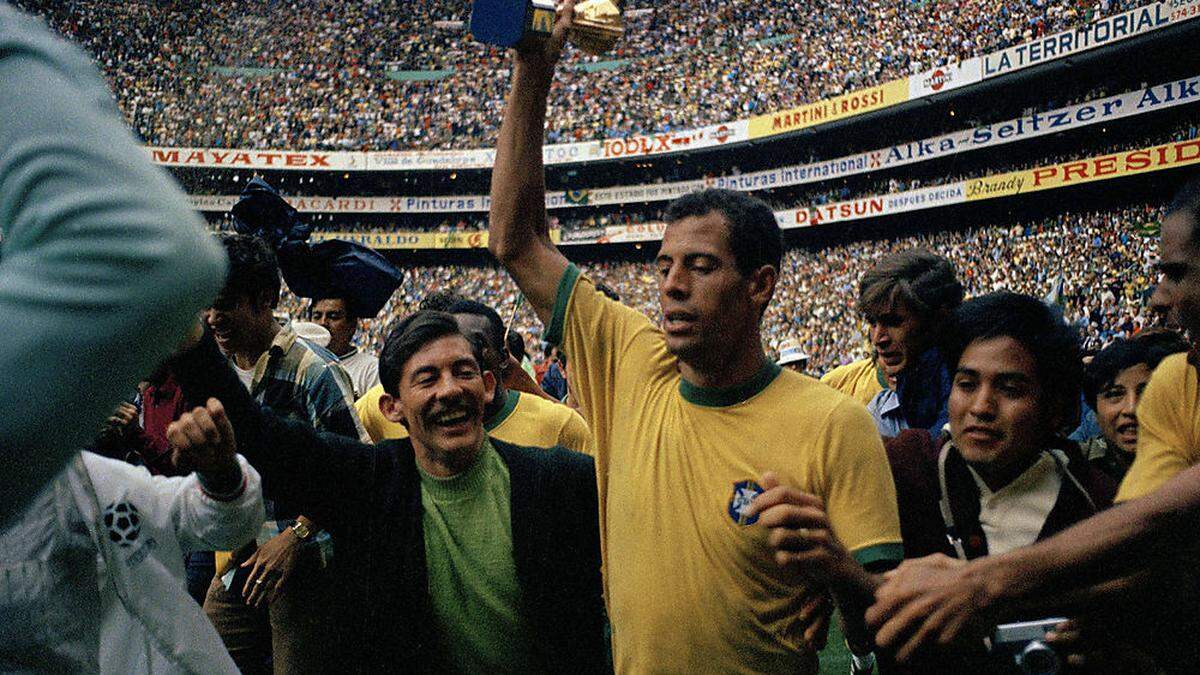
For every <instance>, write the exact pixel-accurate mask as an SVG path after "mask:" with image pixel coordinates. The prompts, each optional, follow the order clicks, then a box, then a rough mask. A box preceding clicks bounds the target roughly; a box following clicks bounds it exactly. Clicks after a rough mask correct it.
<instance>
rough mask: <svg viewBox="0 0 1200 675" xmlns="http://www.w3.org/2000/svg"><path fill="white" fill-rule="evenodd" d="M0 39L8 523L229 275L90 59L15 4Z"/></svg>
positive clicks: (4, 499)
mask: <svg viewBox="0 0 1200 675" xmlns="http://www.w3.org/2000/svg"><path fill="white" fill-rule="evenodd" d="M0 44H3V45H5V47H4V48H3V49H0V79H3V81H4V87H5V95H4V96H3V97H0V147H4V148H10V149H12V151H11V152H9V153H6V154H5V156H4V158H3V160H0V177H2V178H0V230H2V231H3V238H2V239H0V335H3V336H4V350H3V352H2V353H0V401H2V405H0V409H2V410H3V421H2V422H0V448H3V452H2V453H0V527H3V526H4V525H5V524H7V523H8V522H10V520H11V519H13V518H15V517H16V516H17V514H18V513H19V512H20V510H21V508H22V507H23V505H24V504H25V503H26V502H27V501H28V500H29V499H31V498H33V497H34V496H35V495H36V494H37V493H38V492H39V491H40V490H41V488H42V486H43V485H45V483H46V482H47V481H49V480H50V479H52V478H53V477H54V476H55V475H56V474H58V472H59V471H60V470H61V469H62V467H63V466H64V465H65V464H66V462H67V459H68V457H70V455H71V453H73V452H75V451H76V450H77V449H78V448H79V447H81V446H82V445H83V444H84V443H86V442H87V441H89V440H90V437H91V436H92V435H93V434H94V433H95V432H94V430H95V429H96V427H97V426H98V425H99V424H100V423H101V422H102V421H103V420H104V419H105V418H106V417H108V416H109V415H111V414H112V411H113V408H114V407H115V406H116V405H117V403H118V401H119V400H120V399H121V397H122V396H125V395H127V394H128V393H129V392H131V391H133V388H134V385H135V384H136V383H137V382H138V380H139V379H141V378H144V377H145V376H146V375H147V374H148V373H149V372H150V371H151V370H153V369H154V367H155V366H156V365H157V363H158V362H159V361H161V360H162V359H163V358H165V357H166V356H167V355H168V354H169V353H170V352H171V350H172V349H173V348H174V346H175V343H176V342H177V341H178V340H180V339H182V337H183V335H184V334H185V332H186V330H187V328H188V326H190V325H191V324H192V322H194V320H195V312H196V311H197V310H198V309H200V308H201V307H202V306H203V305H204V304H205V303H207V302H208V301H210V300H211V299H212V296H213V295H215V293H216V291H217V290H218V287H219V286H220V279H221V274H222V272H223V269H224V267H223V262H222V260H221V255H220V250H219V249H218V247H216V246H215V245H214V243H213V242H211V241H209V240H208V238H207V237H206V236H205V234H204V233H203V231H202V229H201V227H200V225H201V222H200V219H199V218H198V217H196V215H195V214H194V213H192V212H191V210H190V208H189V207H188V205H187V201H186V199H185V198H184V195H183V194H182V193H181V192H180V191H179V188H178V187H177V186H175V185H174V184H173V183H172V181H171V180H170V178H169V177H168V176H167V174H166V173H164V172H163V171H161V170H158V169H155V168H154V167H152V166H150V164H149V163H148V162H147V161H146V158H145V155H144V153H143V152H142V151H141V149H139V148H138V147H137V146H136V144H135V143H134V140H133V138H132V137H131V135H130V134H129V132H128V130H127V129H126V128H125V127H124V126H123V125H122V123H121V120H120V117H119V114H118V112H117V110H116V109H115V108H114V107H113V105H112V99H111V94H110V93H109V92H108V91H107V90H106V89H105V88H104V86H103V83H102V81H101V80H100V78H99V76H98V74H97V73H96V69H95V67H93V66H92V65H90V64H89V63H88V62H87V59H86V58H85V57H84V56H83V55H82V54H81V53H80V52H79V50H78V49H76V48H73V47H69V46H67V45H65V44H64V43H63V42H62V41H60V40H57V39H55V38H53V37H51V36H50V35H49V34H48V33H47V31H46V30H45V28H44V27H43V26H41V25H40V24H38V23H37V22H35V21H33V20H31V19H29V18H27V17H25V16H22V15H21V14H19V13H18V12H16V11H14V10H13V9H11V8H10V7H8V5H5V4H0ZM18 149H19V150H18ZM67 299H69V302H67V301H66V300H67ZM85 327H86V328H85ZM131 336H137V337H136V338H133V339H131ZM117 354H119V355H120V358H114V357H115V355H117ZM59 410H69V411H70V416H69V419H68V420H66V421H64V420H63V419H62V418H61V417H60V416H58V415H53V414H47V411H59ZM78 590H81V589H80V588H75V587H73V588H69V589H64V592H63V596H64V598H70V597H71V595H72V593H74V592H75V591H78Z"/></svg>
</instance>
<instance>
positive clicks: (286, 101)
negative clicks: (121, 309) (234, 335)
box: [16, 0, 1144, 150]
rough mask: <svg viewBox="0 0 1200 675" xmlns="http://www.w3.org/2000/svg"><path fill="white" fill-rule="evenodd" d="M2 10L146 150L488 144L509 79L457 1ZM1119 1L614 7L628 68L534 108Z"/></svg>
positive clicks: (610, 112)
mask: <svg viewBox="0 0 1200 675" xmlns="http://www.w3.org/2000/svg"><path fill="white" fill-rule="evenodd" d="M16 4H17V5H18V6H20V7H24V8H26V9H28V10H30V11H33V12H36V13H40V14H43V15H45V16H46V17H47V19H48V20H49V22H50V23H51V25H52V26H54V27H55V28H56V29H57V30H58V31H60V32H61V33H62V34H64V35H66V36H67V37H69V38H71V39H72V40H75V41H77V42H80V43H81V44H83V45H84V46H85V47H86V48H87V49H88V50H89V51H91V53H92V54H93V55H95V56H96V57H97V61H98V63H99V64H100V66H101V67H102V68H103V69H104V71H105V73H106V75H107V76H108V79H109V81H110V82H111V84H112V86H113V89H114V91H115V92H116V93H117V97H118V100H119V102H120V104H121V107H122V108H123V110H124V111H125V114H126V116H127V118H128V119H129V121H130V123H131V125H132V126H133V128H134V129H135V130H136V131H137V132H138V133H139V134H140V135H141V136H142V138H143V139H145V141H146V142H147V143H149V144H151V145H158V146H174V147H213V148H274V149H280V148H284V149H289V150H301V149H327V150H400V149H434V148H451V147H455V148H457V147H491V146H492V145H493V144H494V142H495V138H496V130H497V127H496V125H497V123H498V120H499V119H500V115H499V113H500V111H501V105H502V102H503V96H504V92H505V91H506V88H507V86H508V79H509V75H508V70H507V69H506V68H505V65H504V55H503V54H502V53H500V52H499V51H497V50H493V49H490V48H488V47H486V46H482V45H479V44H476V43H473V42H471V41H470V40H469V39H467V37H466V35H465V32H464V30H465V29H464V28H463V27H462V24H461V23H454V22H455V21H457V22H465V21H466V20H467V18H468V16H469V9H468V3H467V2H435V1H433V0H423V1H420V2H411V1H409V0H381V1H378V2H355V3H343V2H334V1H332V0H303V1H295V2H288V3H266V4H261V5H258V6H256V7H248V6H246V5H245V4H244V3H240V2H234V1H233V0H205V1H204V2H185V1H182V0H178V1H172V2H149V1H141V0H139V1H138V2H114V1H112V0H81V1H78V2H71V3H44V2H34V1H32V0H21V1H19V2H17V3H16ZM1138 4H1144V3H1142V2H1141V0H1042V1H1040V2H1033V3H1029V2H1014V1H1011V0H1001V1H995V0H970V1H968V2H954V3H951V2H928V3H912V2H908V1H907V0H890V1H884V2H845V1H838V0H828V1H825V2H819V3H813V4H812V5H808V6H806V7H805V9H804V10H803V11H801V10H800V9H799V8H798V7H797V5H796V4H795V3H793V2H788V1H786V0H769V1H768V2H759V1H754V0H733V1H731V2H722V1H719V0H686V1H682V2H670V3H660V2H643V1H642V0H636V1H634V0H631V1H630V2H629V3H628V5H629V7H628V11H627V15H628V21H629V25H628V27H627V32H626V34H627V35H628V36H629V37H628V39H627V40H625V41H624V42H623V43H622V46H621V47H620V48H619V50H618V52H617V53H616V54H614V55H611V56H610V57H606V58H613V59H631V60H632V63H630V64H628V65H625V66H623V67H616V68H604V69H600V70H588V69H585V68H583V66H586V65H588V63H589V62H591V61H595V59H594V58H592V57H586V56H583V55H581V54H572V55H570V56H568V57H567V63H566V67H564V68H563V69H562V77H561V79H560V80H559V81H558V82H557V83H556V85H555V88H554V92H553V96H552V100H551V104H550V110H551V116H550V120H549V126H548V129H549V133H548V141H549V142H568V141H575V140H593V139H597V138H608V137H617V136H626V135H630V134H641V133H652V132H658V131H663V130H669V129H681V128H694V127H697V126H701V125H705V124H710V123H718V122H728V121H730V120H734V119H742V118H746V117H750V116H752V115H756V114H763V113H767V112H773V111H777V110H784V109H787V108H790V107H794V106H797V105H800V104H802V103H806V102H811V101H816V100H819V99H822V98H826V97H830V96H835V95H838V94H841V93H845V92H848V91H852V90H855V89H861V88H864V87H869V86H872V85H875V84H879V83H881V82H884V81H887V80H889V79H893V78H896V77H901V76H904V75H908V74H909V73H915V72H918V71H921V70H924V69H927V68H932V67H935V66H939V65H944V64H946V63H951V62H955V61H958V60H960V59H963V58H967V57H969V56H973V55H976V54H981V53H986V52H990V51H993V50H996V49H999V48H1002V47H1006V46H1009V45H1012V44H1016V43H1019V42H1024V41H1027V40H1030V39H1032V38H1034V37H1038V36H1041V35H1044V34H1048V33H1053V32H1056V31H1059V30H1063V29H1065V28H1069V27H1071V26H1076V25H1080V24H1082V23H1084V22H1087V21H1090V20H1093V19H1095V18H1097V17H1098V16H1101V15H1106V14H1110V13H1115V12H1119V11H1122V10H1124V9H1128V8H1129V7H1132V6H1136V5H1138ZM638 10H641V11H638ZM447 21H449V22H450V24H442V25H443V26H446V27H439V22H447ZM301 26H302V27H303V29H302V30H301V29H300V27H301ZM389 69H391V70H397V71H410V70H421V71H452V72H451V73H450V74H449V75H448V76H446V77H444V78H442V79H435V80H424V81H403V80H397V79H391V78H389V76H388V72H389ZM613 100H619V101H622V105H620V106H613V105H610V102H611V101H613Z"/></svg>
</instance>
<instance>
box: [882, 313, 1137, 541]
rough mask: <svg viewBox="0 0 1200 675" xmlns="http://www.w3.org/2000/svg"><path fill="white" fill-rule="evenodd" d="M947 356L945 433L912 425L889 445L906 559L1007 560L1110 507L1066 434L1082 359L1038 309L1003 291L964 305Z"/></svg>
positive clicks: (1108, 483)
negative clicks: (1000, 557) (949, 383)
mask: <svg viewBox="0 0 1200 675" xmlns="http://www.w3.org/2000/svg"><path fill="white" fill-rule="evenodd" d="M947 359H948V362H949V363H950V364H951V367H952V369H953V385H952V387H951V391H950V396H949V401H948V410H949V420H950V424H949V434H947V435H942V434H941V433H940V432H939V433H937V434H936V435H935V434H932V433H930V432H929V431H925V430H908V431H905V432H903V433H901V434H900V435H899V436H897V437H896V438H895V439H891V440H889V441H888V443H887V447H888V455H889V459H890V461H891V464H892V471H893V474H894V475H895V478H896V491H897V495H898V499H899V503H900V524H901V529H902V531H903V532H904V547H905V557H909V558H917V557H921V556H925V555H930V554H932V553H944V554H946V555H949V556H952V557H957V558H961V559H964V560H966V559H974V558H978V557H981V556H984V555H989V554H991V555H996V554H1000V553H1005V552H1007V551H1011V550H1013V549H1016V548H1019V547H1021V546H1025V545H1028V544H1031V543H1033V542H1034V541H1037V540H1039V539H1043V538H1045V537H1048V536H1050V535H1053V534H1054V533H1056V532H1058V531H1060V530H1063V529H1065V528H1066V527H1067V526H1069V525H1071V524H1073V523H1075V522H1077V521H1079V520H1082V519H1083V518H1086V517H1088V516H1091V515H1093V514H1095V513H1096V512H1098V511H1099V510H1100V509H1102V508H1105V507H1107V506H1109V505H1110V504H1111V503H1112V497H1113V494H1114V493H1115V492H1116V482H1115V481H1113V480H1112V479H1110V478H1108V477H1107V476H1105V475H1104V474H1103V473H1101V472H1100V471H1099V470H1098V469H1095V468H1094V467H1092V466H1091V465H1090V464H1089V463H1088V462H1087V461H1086V460H1085V458H1084V457H1083V455H1082V454H1081V453H1080V452H1079V449H1078V447H1077V446H1076V445H1075V444H1073V443H1071V442H1069V441H1067V440H1066V439H1065V438H1064V434H1065V432H1066V431H1067V430H1068V429H1067V427H1069V426H1072V425H1073V421H1074V420H1075V419H1076V418H1077V415H1078V413H1077V405H1078V400H1079V388H1080V383H1081V381H1082V379H1083V372H1082V363H1081V361H1080V358H1079V348H1078V340H1077V338H1076V336H1075V335H1074V333H1073V332H1072V331H1071V329H1070V328H1069V327H1068V326H1067V325H1066V324H1064V323H1062V321H1061V320H1059V319H1058V318H1057V317H1055V315H1054V314H1053V312H1052V311H1051V310H1050V309H1049V308H1048V307H1046V305H1044V304H1042V302H1041V301H1040V300H1038V299H1037V298H1032V297H1029V296H1026V295H1017V294H1015V293H1008V292H999V293H991V294H989V295H985V296H982V297H979V298H976V299H974V300H971V301H970V302H967V303H966V304H964V305H962V306H961V307H960V308H959V309H958V311H957V312H956V320H955V329H954V331H953V337H952V338H950V339H949V340H948V341H947ZM943 501H944V502H945V503H946V504H948V505H949V507H950V509H949V512H948V513H947V512H945V511H944V510H943V509H942V508H941V504H942V502H943Z"/></svg>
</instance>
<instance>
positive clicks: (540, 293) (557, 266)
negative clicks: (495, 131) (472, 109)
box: [488, 0, 575, 323]
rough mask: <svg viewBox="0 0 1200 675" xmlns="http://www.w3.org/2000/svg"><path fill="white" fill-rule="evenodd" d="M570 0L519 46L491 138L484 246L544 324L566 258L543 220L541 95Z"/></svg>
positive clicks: (572, 0)
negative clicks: (495, 136)
mask: <svg viewBox="0 0 1200 675" xmlns="http://www.w3.org/2000/svg"><path fill="white" fill-rule="evenodd" d="M574 8H575V0H567V2H565V3H564V4H563V6H562V7H561V8H560V9H559V13H558V20H557V23H556V24H555V26H554V33H553V34H552V35H551V37H550V39H549V40H547V41H546V42H545V43H544V44H536V45H533V46H529V47H526V48H523V49H518V50H516V52H515V56H514V58H513V69H512V90H511V91H510V92H509V94H508V104H507V106H506V107H505V109H504V122H503V123H502V124H501V125H500V138H499V140H498V141H497V143H496V164H495V166H494V167H493V168H492V209H491V214H490V224H489V226H488V248H489V249H490V250H491V252H492V255H494V256H496V259H497V260H499V261H500V264H502V265H504V267H505V269H507V270H508V273H509V274H511V275H512V277H513V279H514V280H516V282H517V286H519V287H520V288H521V292H522V293H524V294H525V297H526V299H528V300H529V302H530V304H532V305H533V309H534V311H535V312H537V315H538V318H540V319H541V320H542V321H543V322H544V323H549V322H550V318H551V315H552V314H553V313H554V300H555V297H556V295H557V293H556V291H557V289H558V283H559V281H560V280H561V279H562V276H563V273H564V272H565V271H566V269H567V259H566V258H565V257H563V255H562V253H560V252H559V251H558V249H557V248H556V247H555V246H554V244H553V243H552V242H551V241H550V231H549V228H548V226H547V223H546V176H545V167H544V166H543V162H542V142H543V133H544V130H545V126H546V98H547V96H549V94H550V84H551V82H552V81H553V79H554V67H555V64H557V63H558V58H559V55H560V54H561V52H562V48H563V43H564V42H565V41H566V36H567V29H568V28H569V27H570V25H571V18H572V16H573V14H574V11H575V10H574Z"/></svg>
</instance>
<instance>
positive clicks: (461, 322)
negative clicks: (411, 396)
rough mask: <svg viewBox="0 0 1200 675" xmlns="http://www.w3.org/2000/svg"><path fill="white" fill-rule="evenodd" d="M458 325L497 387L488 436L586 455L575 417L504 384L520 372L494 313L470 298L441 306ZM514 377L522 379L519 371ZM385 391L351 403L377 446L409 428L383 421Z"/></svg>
mask: <svg viewBox="0 0 1200 675" xmlns="http://www.w3.org/2000/svg"><path fill="white" fill-rule="evenodd" d="M445 308H446V311H447V313H449V314H452V315H454V318H455V320H456V321H458V327H459V329H460V330H461V331H462V332H463V334H464V335H466V336H467V337H468V338H469V339H470V340H472V342H474V343H475V344H477V345H479V347H480V353H481V358H482V359H483V367H484V370H487V371H489V372H491V373H492V375H493V376H494V379H495V380H496V389H495V393H494V395H493V397H492V399H491V401H490V402H489V403H488V404H487V405H486V406H484V410H483V413H484V417H483V419H484V422H483V426H484V428H485V429H486V430H487V432H488V434H489V435H490V436H491V437H492V438H497V439H500V440H502V441H507V442H509V443H512V444H514V445H523V446H526V447H533V448H553V447H563V448H567V449H569V450H574V451H576V452H583V453H588V452H590V443H591V433H590V432H589V431H588V427H587V422H584V421H583V418H582V417H580V415H579V413H577V412H575V411H574V410H571V409H570V408H568V407H567V406H565V405H562V404H559V403H554V402H551V401H549V400H546V399H544V398H542V397H540V396H536V395H534V394H529V393H526V392H522V391H517V390H515V389H509V388H508V387H507V386H506V385H505V383H506V382H507V381H508V380H509V379H510V377H511V376H512V375H514V373H512V372H511V369H512V368H517V369H519V368H520V366H519V365H517V364H516V362H515V360H513V359H510V358H509V357H508V353H507V351H506V350H505V348H504V323H503V321H501V319H500V315H499V314H497V313H496V310H494V309H492V308H491V307H488V306H487V305H485V304H483V303H480V302H475V301H474V300H467V299H465V298H464V299H459V300H455V301H454V302H451V303H449V304H447V305H445ZM516 375H524V371H522V372H521V373H517V374H516ZM384 396H386V392H385V390H384V388H383V386H382V385H380V386H379V387H375V388H373V389H371V391H369V392H367V395H366V396H364V397H362V398H361V399H359V400H358V402H357V403H355V407H356V408H357V409H358V414H359V417H360V418H361V419H362V421H363V426H364V427H366V428H367V432H368V433H370V434H371V438H372V439H374V440H375V441H376V442H379V441H383V440H398V439H402V438H407V437H408V429H406V428H405V427H404V425H403V424H401V423H400V422H394V421H392V420H390V419H388V417H387V415H386V414H385V413H384V412H383V410H382V407H381V403H382V400H383V397H384Z"/></svg>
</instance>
